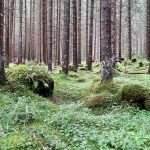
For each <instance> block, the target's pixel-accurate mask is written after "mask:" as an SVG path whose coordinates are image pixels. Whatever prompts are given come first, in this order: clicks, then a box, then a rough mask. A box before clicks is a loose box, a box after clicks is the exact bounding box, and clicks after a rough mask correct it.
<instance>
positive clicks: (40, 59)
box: [38, 0, 42, 63]
mask: <svg viewBox="0 0 150 150" xmlns="http://www.w3.org/2000/svg"><path fill="white" fill-rule="evenodd" d="M39 9H40V10H39V33H38V34H39V35H38V44H39V46H38V61H39V62H40V63H41V62H42V51H41V50H42V23H41V22H42V1H41V0H40V2H39Z"/></svg>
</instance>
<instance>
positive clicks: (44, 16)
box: [42, 0, 47, 63]
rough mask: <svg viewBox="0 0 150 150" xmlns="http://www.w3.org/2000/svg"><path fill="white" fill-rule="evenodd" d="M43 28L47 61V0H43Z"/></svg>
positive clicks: (45, 60)
mask: <svg viewBox="0 0 150 150" xmlns="http://www.w3.org/2000/svg"><path fill="white" fill-rule="evenodd" d="M42 6H43V7H42V9H43V10H42V21H43V22H42V28H43V61H44V63H46V62H47V55H46V54H47V42H46V40H47V36H46V35H47V33H46V29H47V27H46V26H47V24H46V23H47V21H46V19H47V17H46V16H47V14H46V12H47V11H46V9H47V3H46V0H42Z"/></svg>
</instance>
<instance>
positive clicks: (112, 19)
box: [111, 0, 117, 68]
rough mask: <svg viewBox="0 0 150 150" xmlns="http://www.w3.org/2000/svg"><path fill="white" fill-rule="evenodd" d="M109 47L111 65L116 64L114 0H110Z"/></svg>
mask: <svg viewBox="0 0 150 150" xmlns="http://www.w3.org/2000/svg"><path fill="white" fill-rule="evenodd" d="M111 21H112V25H111V36H112V37H111V49H112V61H113V67H114V68H115V66H116V48H117V47H116V36H117V30H116V29H117V28H116V0H112V6H111Z"/></svg>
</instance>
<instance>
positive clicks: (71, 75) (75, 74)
mask: <svg viewBox="0 0 150 150" xmlns="http://www.w3.org/2000/svg"><path fill="white" fill-rule="evenodd" d="M68 76H69V77H71V78H78V77H79V75H78V74H77V73H74V72H70V73H69V75H68Z"/></svg>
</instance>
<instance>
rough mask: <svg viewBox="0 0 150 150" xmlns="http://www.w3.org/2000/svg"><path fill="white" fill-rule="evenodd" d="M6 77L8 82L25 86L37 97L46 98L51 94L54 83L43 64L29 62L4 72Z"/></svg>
mask: <svg viewBox="0 0 150 150" xmlns="http://www.w3.org/2000/svg"><path fill="white" fill-rule="evenodd" d="M6 75H7V79H8V80H9V81H12V82H19V83H21V84H25V85H27V86H28V87H29V88H30V89H31V90H32V91H33V92H35V93H37V94H39V95H42V96H44V97H48V96H51V95H52V94H53V89H54V81H53V79H52V78H51V75H50V73H49V72H48V70H47V68H46V66H45V65H43V64H36V63H34V62H29V63H27V64H25V65H18V66H13V67H10V68H8V69H7V70H6Z"/></svg>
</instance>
